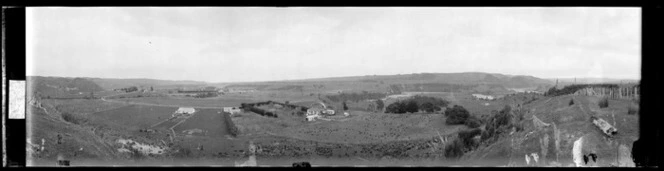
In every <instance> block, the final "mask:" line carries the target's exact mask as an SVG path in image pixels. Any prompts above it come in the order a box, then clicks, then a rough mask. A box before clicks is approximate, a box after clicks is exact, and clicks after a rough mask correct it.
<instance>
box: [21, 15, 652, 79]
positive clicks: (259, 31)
mask: <svg viewBox="0 0 664 171" xmlns="http://www.w3.org/2000/svg"><path fill="white" fill-rule="evenodd" d="M26 11H27V13H26V43H27V44H26V47H27V49H26V50H27V52H26V53H27V59H26V64H27V66H26V73H27V75H29V76H63V77H98V78H151V79H165V80H196V81H207V82H245V81H272V80H293V79H306V78H323V77H340V76H364V75H395V74H411V73H455V72H488V73H501V74H509V75H530V76H535V77H540V78H571V77H608V78H620V79H640V77H641V9H640V8H597V7H593V8H581V7H570V8H561V7H558V8H553V7H546V8H544V7H529V8H505V7H501V8H498V7H496V8H488V7H478V8H459V7H454V8H442V7H435V8H434V7H371V8H359V7H329V8H322V7H295V8H276V7H274V8H273V7H232V8H231V7H214V8H208V7H182V8H174V7H89V8H82V7H77V8H69V7H57V8H55V7H54V8H50V7H49V8H45V7H37V8H28V9H27V10H26Z"/></svg>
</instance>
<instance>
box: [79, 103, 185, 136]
mask: <svg viewBox="0 0 664 171" xmlns="http://www.w3.org/2000/svg"><path fill="white" fill-rule="evenodd" d="M176 110H177V108H176V107H161V106H143V105H129V106H125V107H121V108H117V109H112V110H107V111H102V112H97V113H93V114H92V117H91V120H93V122H94V123H96V124H100V125H104V124H114V125H118V126H121V127H123V128H125V129H129V130H139V129H145V128H148V127H150V126H151V125H152V124H155V123H158V122H160V121H163V120H165V119H168V118H170V117H171V114H173V112H175V111H176Z"/></svg>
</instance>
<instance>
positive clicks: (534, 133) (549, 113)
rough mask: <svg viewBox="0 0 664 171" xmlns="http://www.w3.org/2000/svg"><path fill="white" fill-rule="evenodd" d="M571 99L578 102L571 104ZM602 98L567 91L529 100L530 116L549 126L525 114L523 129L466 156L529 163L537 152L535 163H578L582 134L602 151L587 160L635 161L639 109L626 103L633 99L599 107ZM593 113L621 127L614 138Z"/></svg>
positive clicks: (588, 148)
mask: <svg viewBox="0 0 664 171" xmlns="http://www.w3.org/2000/svg"><path fill="white" fill-rule="evenodd" d="M571 99H574V105H571V106H569V104H568V103H569V101H570V100H571ZM598 100H599V98H598V97H589V96H573V95H567V96H559V97H554V98H551V99H542V100H537V101H535V102H533V103H531V104H528V105H525V106H524V108H525V109H528V110H530V112H529V113H528V114H526V118H534V117H535V118H538V119H539V120H541V121H542V122H543V123H546V124H549V126H541V125H542V124H536V123H537V122H534V121H535V120H537V119H527V120H524V121H523V122H524V123H525V130H524V131H521V132H515V133H514V134H511V135H504V137H502V138H500V139H499V140H498V141H497V142H496V143H493V144H486V145H482V146H480V147H479V148H478V149H476V150H475V151H472V152H470V153H468V154H466V155H465V156H464V159H465V161H466V162H468V163H473V161H491V163H489V165H508V166H526V165H528V164H527V163H526V159H525V156H526V155H527V154H531V155H532V154H533V153H536V154H537V155H538V157H539V159H538V162H534V161H531V162H530V164H529V165H530V166H574V164H573V161H572V147H573V143H574V141H576V140H578V139H579V138H581V137H583V139H584V143H583V147H582V149H583V153H584V154H588V153H591V152H592V153H595V154H597V156H598V161H597V162H596V163H592V164H588V165H587V166H605V167H608V166H633V163H632V161H631V159H630V158H629V157H627V156H630V155H629V151H631V145H632V143H633V142H634V141H635V140H637V139H638V115H627V107H626V106H627V104H629V103H632V102H631V101H629V100H610V107H608V108H603V109H600V108H599V107H598V106H597V101H598ZM591 115H594V116H597V117H600V118H603V119H605V120H607V121H609V122H610V123H611V124H612V125H614V126H615V127H617V128H618V132H619V133H618V134H617V135H616V136H615V137H612V138H609V137H607V136H605V135H604V134H603V133H602V132H601V131H600V130H599V129H598V128H597V127H595V126H594V125H593V124H592V123H591V121H590V116H591ZM533 116H534V117H533ZM614 117H615V119H613V118H614ZM614 121H615V124H614ZM538 125H540V126H538ZM505 156H509V157H505ZM618 161H620V162H618Z"/></svg>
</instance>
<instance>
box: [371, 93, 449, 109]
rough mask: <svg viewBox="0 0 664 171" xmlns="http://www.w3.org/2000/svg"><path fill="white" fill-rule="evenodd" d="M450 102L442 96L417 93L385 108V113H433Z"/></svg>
mask: <svg viewBox="0 0 664 171" xmlns="http://www.w3.org/2000/svg"><path fill="white" fill-rule="evenodd" d="M381 102H382V101H381ZM448 104H449V102H448V101H445V100H443V99H441V98H434V97H427V96H419V95H417V96H413V97H411V98H409V99H406V100H403V101H397V102H394V103H392V104H390V105H388V106H387V108H386V109H385V113H416V112H420V111H423V112H427V113H433V112H436V111H440V110H442V108H443V107H447V105H448Z"/></svg>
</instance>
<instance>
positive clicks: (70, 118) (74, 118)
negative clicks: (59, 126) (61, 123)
mask: <svg viewBox="0 0 664 171" xmlns="http://www.w3.org/2000/svg"><path fill="white" fill-rule="evenodd" d="M62 119H63V120H65V121H67V122H69V123H73V124H77V125H79V124H83V123H86V122H87V121H88V120H87V118H85V117H84V116H79V115H77V114H73V113H68V112H64V113H62Z"/></svg>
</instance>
